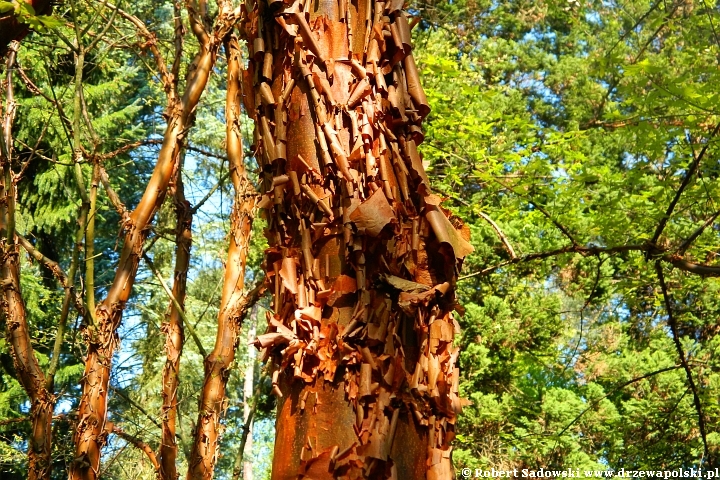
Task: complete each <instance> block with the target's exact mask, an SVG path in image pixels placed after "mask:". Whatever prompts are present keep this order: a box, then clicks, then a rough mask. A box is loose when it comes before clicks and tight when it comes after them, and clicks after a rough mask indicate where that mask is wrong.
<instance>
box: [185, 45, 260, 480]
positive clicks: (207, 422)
mask: <svg viewBox="0 0 720 480" xmlns="http://www.w3.org/2000/svg"><path fill="white" fill-rule="evenodd" d="M225 51H226V54H227V59H228V79H227V85H228V86H227V101H226V107H225V120H226V142H227V155H228V159H229V160H230V177H231V180H232V183H233V187H234V189H235V204H234V206H233V213H232V220H231V222H232V223H231V227H230V246H229V249H228V258H227V263H226V265H225V279H224V283H223V290H222V297H221V299H220V313H219V314H218V324H217V337H216V339H215V348H214V349H213V351H212V352H211V353H210V354H209V355H208V356H207V358H205V381H204V383H203V389H202V392H201V394H200V402H199V407H198V412H199V413H198V422H197V427H196V431H195V441H194V445H193V450H192V455H191V457H190V465H189V469H188V475H187V478H188V479H193V480H195V479H210V478H212V475H213V469H214V468H215V463H216V459H217V443H218V437H219V435H220V417H221V415H222V412H223V411H224V409H225V406H224V402H225V388H226V386H227V380H228V376H229V375H230V370H229V368H230V365H231V364H232V362H233V360H234V359H235V350H236V349H237V344H238V334H239V333H240V327H241V325H242V321H243V319H244V317H245V314H246V313H247V309H248V307H249V306H250V303H251V301H250V295H248V296H245V295H244V294H243V286H244V280H245V264H246V261H247V253H248V247H249V245H250V232H251V230H252V221H253V216H254V212H255V204H256V201H257V195H256V194H255V189H254V188H253V186H252V184H251V183H250V181H249V180H248V178H247V175H246V173H245V165H244V163H243V150H242V137H241V134H240V123H239V122H240V47H239V45H238V41H237V38H236V37H235V36H234V35H231V36H230V37H229V38H228V39H227V41H226V42H225ZM254 295H257V292H255V293H254Z"/></svg>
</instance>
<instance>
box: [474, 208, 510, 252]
mask: <svg viewBox="0 0 720 480" xmlns="http://www.w3.org/2000/svg"><path fill="white" fill-rule="evenodd" d="M477 214H478V215H480V216H481V217H482V218H483V219H484V220H485V221H486V222H488V223H489V224H490V226H491V227H492V228H493V230H495V233H497V234H498V237H500V241H501V242H502V243H503V245H505V249H506V250H507V251H508V253H509V254H510V258H512V259H516V258H517V255H516V254H515V250H513V247H512V245H510V241H509V240H508V239H507V237H506V236H505V234H504V233H503V231H502V230H500V227H499V226H498V224H497V223H495V222H494V221H493V219H492V218H490V216H488V215H487V214H485V213H483V212H477Z"/></svg>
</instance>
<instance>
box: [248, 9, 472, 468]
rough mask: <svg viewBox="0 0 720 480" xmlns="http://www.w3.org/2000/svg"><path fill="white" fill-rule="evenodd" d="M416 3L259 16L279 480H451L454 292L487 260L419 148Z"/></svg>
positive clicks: (256, 96) (455, 405)
mask: <svg viewBox="0 0 720 480" xmlns="http://www.w3.org/2000/svg"><path fill="white" fill-rule="evenodd" d="M403 3H404V2H403V1H402V0H389V1H386V2H381V1H371V0H320V1H310V0H297V1H294V2H291V1H290V0H288V1H285V2H284V1H283V0H263V1H258V2H256V3H255V4H254V9H253V10H252V11H251V12H248V21H247V23H246V25H245V31H246V32H247V35H248V37H249V38H248V44H249V45H251V46H252V58H251V60H250V63H249V67H248V72H247V75H246V76H245V85H246V86H247V87H246V90H247V93H248V94H247V95H246V96H245V101H246V108H247V110H248V112H249V114H250V115H251V116H252V117H253V118H254V120H255V125H256V129H255V141H256V147H257V152H258V153H257V157H258V159H259V161H260V162H261V167H262V172H263V175H264V178H263V193H264V196H263V199H262V201H261V207H262V208H263V214H264V215H265V216H266V218H267V220H268V224H269V228H268V231H267V237H268V239H269V242H270V248H269V249H268V250H267V251H266V256H265V265H264V268H265V270H266V273H267V278H268V282H269V285H270V288H272V289H273V290H274V309H275V313H274V315H273V316H271V317H270V318H269V323H270V325H269V330H268V333H266V334H264V335H261V336H260V337H259V338H258V340H257V344H258V346H260V347H261V348H263V349H264V351H265V356H266V358H267V357H270V358H272V360H273V362H274V364H275V365H276V371H275V374H274V376H273V384H274V391H275V392H276V393H277V394H279V395H281V397H282V398H281V400H280V402H281V403H280V405H279V409H278V419H277V427H276V428H277V438H276V442H275V455H274V460H273V474H272V478H273V480H291V479H292V480H295V479H296V478H305V477H307V478H313V479H315V480H325V479H328V480H329V479H335V478H343V479H360V478H364V479H378V480H381V479H387V478H393V479H403V480H417V479H425V478H427V479H428V480H448V479H450V478H452V477H453V472H452V469H451V465H450V452H451V447H450V442H451V441H452V438H453V436H454V423H455V418H456V415H457V413H458V412H459V411H460V409H461V405H462V401H461V400H460V398H459V397H458V384H457V382H458V371H457V367H456V365H455V364H456V360H457V355H458V351H457V350H456V349H455V348H453V346H452V340H453V337H454V335H455V333H456V328H457V323H456V322H455V320H454V319H453V316H452V311H453V310H454V308H455V296H454V286H455V282H456V278H457V273H458V269H459V267H460V265H461V264H462V260H463V258H464V257H465V256H466V255H467V254H468V253H469V252H470V251H472V247H471V246H470V244H469V243H468V238H467V235H466V229H464V228H463V227H462V224H461V223H460V222H459V221H458V220H456V219H452V218H451V217H450V215H449V213H448V212H447V211H445V210H443V209H442V207H441V206H440V204H441V199H440V198H438V197H437V196H435V195H434V194H433V193H432V191H431V188H430V182H429V179H428V177H427V175H426V174H425V170H424V167H423V164H422V158H421V157H420V154H419V153H418V149H417V145H418V144H419V143H420V142H422V139H423V136H422V131H421V127H420V125H421V122H422V119H423V118H424V117H425V116H426V115H427V113H428V112H429V106H428V103H427V100H426V98H425V94H424V93H423V90H422V87H421V86H420V82H419V74H418V70H417V67H416V65H415V61H414V59H413V56H412V51H411V45H410V43H411V41H410V26H409V23H408V21H407V17H406V15H405V13H404V12H403V11H402V6H403Z"/></svg>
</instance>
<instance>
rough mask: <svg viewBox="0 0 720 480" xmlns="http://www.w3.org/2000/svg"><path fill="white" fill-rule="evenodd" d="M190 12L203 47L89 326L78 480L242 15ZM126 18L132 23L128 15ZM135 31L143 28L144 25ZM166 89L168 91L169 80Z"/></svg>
mask: <svg viewBox="0 0 720 480" xmlns="http://www.w3.org/2000/svg"><path fill="white" fill-rule="evenodd" d="M187 8H188V11H189V13H190V15H189V16H190V23H191V29H192V31H193V33H194V34H195V35H196V37H197V38H198V40H199V42H200V51H199V52H198V53H197V54H196V55H195V58H194V60H193V62H192V64H191V65H190V67H189V68H188V77H187V82H186V87H185V93H184V94H183V96H182V97H179V96H176V95H170V96H169V98H170V103H169V105H168V108H167V128H166V130H165V134H164V137H163V144H162V147H161V149H160V152H159V154H158V160H157V163H156V165H155V169H154V170H153V174H152V176H151V178H150V180H149V182H148V185H147V186H146V188H145V192H144V193H143V196H142V198H141V200H140V202H139V203H138V205H137V206H136V207H135V209H134V210H133V211H132V213H130V214H129V216H128V221H127V222H126V224H125V225H124V229H125V234H124V242H123V247H122V251H121V253H120V260H119V263H118V267H117V270H116V272H115V278H114V280H113V282H112V284H111V285H110V287H109V289H108V293H107V296H106V298H105V299H104V300H103V301H102V302H101V303H99V304H98V306H97V309H96V311H95V324H94V325H88V326H86V328H85V330H84V334H85V338H86V342H87V346H88V350H87V354H86V361H85V373H84V375H83V383H82V387H83V393H82V396H81V399H80V404H79V406H78V425H77V428H76V431H75V458H74V461H73V463H72V465H71V468H70V478H72V479H74V480H80V479H95V478H97V474H98V471H99V465H100V450H101V448H102V446H103V445H104V443H105V440H106V436H107V431H106V429H105V428H104V424H105V422H106V421H107V394H108V384H109V379H110V369H111V362H112V357H113V353H114V352H115V347H116V346H117V342H118V338H117V328H118V326H119V325H120V321H121V320H122V314H123V311H124V309H125V304H126V302H127V300H128V298H129V297H130V292H131V290H132V287H133V284H134V282H135V276H136V273H137V269H138V265H139V261H140V257H141V255H142V247H143V244H144V242H145V239H146V238H147V235H148V231H149V229H148V227H149V225H150V224H151V222H152V220H153V218H154V216H155V213H156V212H157V210H158V209H159V208H160V206H161V205H162V203H163V201H164V199H165V196H166V194H167V190H168V186H169V184H170V180H171V179H172V178H173V175H174V174H175V172H176V169H177V167H178V159H179V156H180V155H179V152H180V149H181V147H182V141H183V139H184V138H185V135H186V134H187V129H188V128H189V127H190V126H192V123H193V120H194V112H195V108H196V106H197V104H198V101H199V99H200V96H201V95H202V93H203V91H204V90H205V87H206V85H207V82H208V78H209V76H210V72H211V71H212V67H213V65H214V64H215V60H216V56H217V51H218V48H219V45H220V44H221V42H222V39H223V38H224V37H225V36H226V34H227V32H228V30H229V29H230V28H232V26H233V25H234V23H235V19H236V18H237V16H238V15H239V13H240V12H239V11H233V10H231V9H230V7H229V5H228V4H227V2H221V4H220V8H219V13H218V16H217V19H216V21H215V24H214V26H213V30H210V31H208V30H206V28H205V26H204V22H203V19H201V18H200V16H199V13H198V12H197V11H196V10H195V8H194V7H193V4H192V2H188V4H187ZM124 17H125V18H126V19H129V20H130V21H132V19H130V18H128V16H127V15H124ZM136 26H138V28H140V29H142V28H143V26H142V25H137V24H136ZM156 60H157V61H158V63H159V66H160V67H159V69H160V70H161V72H162V77H163V78H164V79H167V78H169V76H170V75H169V74H168V72H167V69H166V68H165V65H164V63H163V62H162V61H161V59H160V58H157V56H156ZM165 84H166V87H168V81H167V80H165ZM168 88H169V87H168Z"/></svg>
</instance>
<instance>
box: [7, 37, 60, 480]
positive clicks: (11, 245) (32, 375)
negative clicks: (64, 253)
mask: <svg viewBox="0 0 720 480" xmlns="http://www.w3.org/2000/svg"><path fill="white" fill-rule="evenodd" d="M18 47H19V44H18V42H12V43H11V45H10V47H9V52H8V56H7V62H6V72H7V78H6V82H7V83H6V90H5V95H4V97H5V98H4V102H3V103H4V109H0V112H2V132H1V135H2V138H0V255H2V258H1V260H0V261H1V263H0V284H1V286H2V297H0V315H2V321H3V322H4V323H5V334H6V338H7V341H8V344H9V345H10V347H11V352H12V357H13V363H14V365H15V372H16V374H17V377H18V380H19V381H20V383H21V384H22V386H23V388H24V389H25V392H27V395H28V397H30V420H31V422H32V431H31V432H30V437H29V438H28V478H29V479H30V480H35V479H49V478H50V472H51V456H50V454H51V449H52V428H51V422H52V414H53V407H54V405H55V399H54V398H53V395H52V394H51V393H50V392H49V391H48V390H47V388H46V387H45V375H44V374H43V371H42V370H41V369H40V366H39V364H38V360H37V358H36V357H35V350H34V349H33V346H32V340H31V337H30V329H29V326H28V322H27V311H26V310H25V302H24V301H23V298H22V293H21V290H20V246H19V245H18V243H17V238H16V233H15V200H16V195H17V193H16V189H15V177H14V174H13V171H12V152H13V137H12V127H13V121H14V118H15V108H16V104H15V98H14V95H13V84H12V71H13V68H14V65H15V57H16V54H17V50H18ZM0 106H1V105H0Z"/></svg>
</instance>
